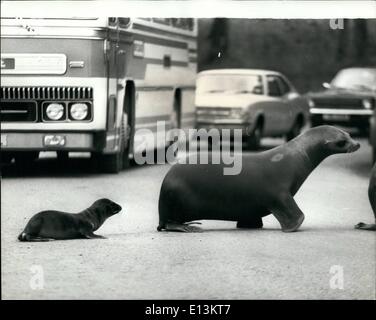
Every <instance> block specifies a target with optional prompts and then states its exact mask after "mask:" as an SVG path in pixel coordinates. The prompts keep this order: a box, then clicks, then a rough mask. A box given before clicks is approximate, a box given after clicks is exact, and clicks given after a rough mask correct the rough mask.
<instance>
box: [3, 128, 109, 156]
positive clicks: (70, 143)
mask: <svg viewBox="0 0 376 320" xmlns="http://www.w3.org/2000/svg"><path fill="white" fill-rule="evenodd" d="M105 147H106V132H105V131H98V132H51V131H49V132H7V131H1V150H3V151H29V150H30V151H31V150H35V151H81V152H85V151H102V150H103V149H104V148H105Z"/></svg>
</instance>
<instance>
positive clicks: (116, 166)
mask: <svg viewBox="0 0 376 320" xmlns="http://www.w3.org/2000/svg"><path fill="white" fill-rule="evenodd" d="M99 161H100V167H101V172H103V173H119V172H120V171H121V169H123V154H122V152H117V153H115V154H103V155H101V156H100V158H99Z"/></svg>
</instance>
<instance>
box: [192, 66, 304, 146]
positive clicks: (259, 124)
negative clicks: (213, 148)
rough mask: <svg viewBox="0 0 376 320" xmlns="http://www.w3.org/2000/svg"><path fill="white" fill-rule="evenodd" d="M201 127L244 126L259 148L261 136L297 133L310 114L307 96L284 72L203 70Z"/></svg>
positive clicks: (199, 99) (250, 142) (199, 105)
mask: <svg viewBox="0 0 376 320" xmlns="http://www.w3.org/2000/svg"><path fill="white" fill-rule="evenodd" d="M195 106H196V125H197V128H198V129H206V130H210V129H212V128H217V129H225V128H228V129H241V130H242V135H243V142H245V143H246V145H247V147H248V148H250V149H257V148H258V147H259V145H260V139H261V137H276V136H285V137H286V138H287V140H291V139H293V138H294V137H296V136H297V135H298V134H299V133H300V131H301V129H302V128H303V126H304V125H305V124H306V123H307V120H308V118H309V106H308V100H307V98H306V97H304V96H301V95H300V94H299V93H298V92H297V90H296V89H295V87H294V86H293V85H292V84H291V82H290V81H289V80H288V79H287V78H286V77H285V76H284V75H282V74H281V73H279V72H276V71H269V70H258V69H215V70H207V71H202V72H200V73H199V74H198V75H197V81H196V98H195Z"/></svg>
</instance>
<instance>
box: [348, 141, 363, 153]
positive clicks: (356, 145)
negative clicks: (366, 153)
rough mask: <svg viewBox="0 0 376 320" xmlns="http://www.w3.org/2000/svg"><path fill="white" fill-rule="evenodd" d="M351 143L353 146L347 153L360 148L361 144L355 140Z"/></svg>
mask: <svg viewBox="0 0 376 320" xmlns="http://www.w3.org/2000/svg"><path fill="white" fill-rule="evenodd" d="M351 140H352V139H351ZM351 142H352V143H351V145H350V146H349V148H348V149H347V153H351V152H355V151H356V150H358V149H359V148H360V143H359V142H356V141H354V140H352V141H351Z"/></svg>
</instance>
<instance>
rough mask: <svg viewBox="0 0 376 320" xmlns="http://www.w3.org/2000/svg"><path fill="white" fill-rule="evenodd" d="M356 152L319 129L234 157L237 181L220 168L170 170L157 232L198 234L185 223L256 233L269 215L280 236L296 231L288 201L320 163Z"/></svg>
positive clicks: (343, 135) (298, 216) (346, 138)
mask: <svg viewBox="0 0 376 320" xmlns="http://www.w3.org/2000/svg"><path fill="white" fill-rule="evenodd" d="M359 147H360V145H359V143H357V142H355V141H354V140H353V139H351V137H350V135H349V134H348V133H347V132H344V131H342V130H340V129H338V128H336V127H332V126H319V127H315V128H312V129H310V130H307V131H306V132H305V133H303V134H301V135H299V136H298V137H296V138H295V139H293V140H291V141H289V142H288V143H285V144H283V145H280V146H278V147H275V148H273V149H270V150H268V151H264V152H260V153H256V154H242V155H239V156H241V157H242V170H241V172H240V174H238V175H224V174H223V168H224V165H223V164H197V165H193V164H175V165H174V166H172V168H171V169H170V170H169V172H168V173H167V175H166V177H165V179H164V180H163V183H162V187H161V191H160V196H159V226H158V228H157V230H158V231H161V230H167V231H183V232H194V231H199V228H197V227H194V226H191V225H190V224H191V223H187V222H190V221H195V220H204V219H208V220H209V219H212V220H230V221H237V222H238V224H237V227H238V228H261V227H262V225H263V224H262V217H264V216H266V215H269V214H270V213H272V214H273V215H274V216H275V217H276V218H277V220H278V221H279V223H280V225H281V227H282V231H284V232H292V231H296V230H297V229H298V228H299V226H300V225H301V224H302V222H303V220H304V214H303V212H302V211H301V210H300V209H299V207H298V206H297V204H296V203H295V201H294V199H293V196H294V195H295V194H296V192H297V191H298V190H299V188H300V186H301V185H302V184H303V182H304V181H305V180H306V178H307V177H308V175H309V174H310V173H311V172H312V170H314V169H315V168H316V167H317V166H318V165H319V164H320V162H321V161H323V160H324V159H325V158H326V157H328V156H330V155H332V154H336V153H347V152H354V151H356V150H358V149H359ZM209 163H210V161H209Z"/></svg>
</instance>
